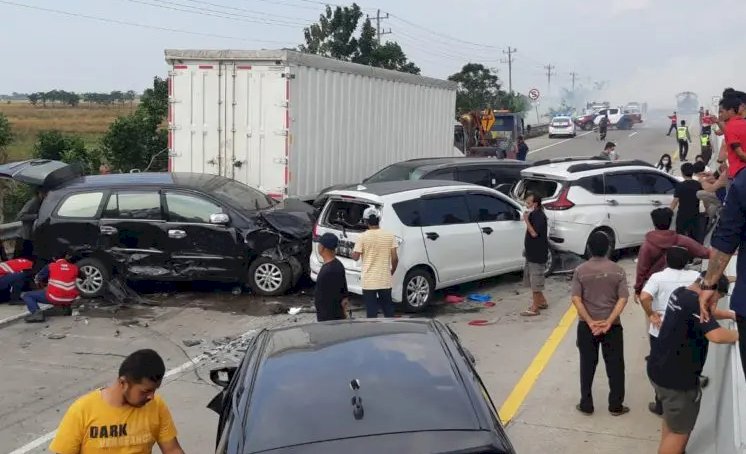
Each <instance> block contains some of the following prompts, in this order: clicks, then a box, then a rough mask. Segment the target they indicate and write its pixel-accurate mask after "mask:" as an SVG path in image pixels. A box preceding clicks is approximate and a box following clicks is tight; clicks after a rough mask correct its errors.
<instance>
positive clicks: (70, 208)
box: [57, 192, 104, 219]
mask: <svg viewBox="0 0 746 454" xmlns="http://www.w3.org/2000/svg"><path fill="white" fill-rule="evenodd" d="M103 198H104V193H103V192H84V193H81V194H73V195H71V196H70V197H68V198H66V199H65V200H64V201H63V202H62V204H61V205H60V208H59V209H58V210H57V216H61V217H64V218H82V219H85V218H95V217H96V213H98V208H99V206H101V200H102V199H103Z"/></svg>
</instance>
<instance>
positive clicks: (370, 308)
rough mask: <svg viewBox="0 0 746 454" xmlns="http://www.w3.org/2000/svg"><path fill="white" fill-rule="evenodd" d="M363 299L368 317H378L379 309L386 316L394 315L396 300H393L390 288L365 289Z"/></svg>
mask: <svg viewBox="0 0 746 454" xmlns="http://www.w3.org/2000/svg"><path fill="white" fill-rule="evenodd" d="M363 301H365V312H366V316H367V317H368V318H377V317H378V311H379V309H380V310H381V312H383V316H384V317H386V318H391V317H393V316H394V302H393V301H392V300H391V289H390V288H384V289H380V290H363Z"/></svg>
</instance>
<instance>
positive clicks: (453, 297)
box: [446, 295, 464, 304]
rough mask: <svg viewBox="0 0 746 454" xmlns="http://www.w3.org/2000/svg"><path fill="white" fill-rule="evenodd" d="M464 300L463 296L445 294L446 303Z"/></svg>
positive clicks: (458, 302)
mask: <svg viewBox="0 0 746 454" xmlns="http://www.w3.org/2000/svg"><path fill="white" fill-rule="evenodd" d="M463 302H464V297H463V296H459V295H446V304H460V303H463Z"/></svg>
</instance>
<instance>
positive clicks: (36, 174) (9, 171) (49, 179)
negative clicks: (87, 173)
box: [0, 159, 83, 189]
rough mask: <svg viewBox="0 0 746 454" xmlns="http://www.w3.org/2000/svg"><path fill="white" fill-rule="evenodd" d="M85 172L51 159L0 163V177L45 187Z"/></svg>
mask: <svg viewBox="0 0 746 454" xmlns="http://www.w3.org/2000/svg"><path fill="white" fill-rule="evenodd" d="M82 174H83V172H82V171H81V169H80V168H79V167H78V166H75V165H70V164H66V163H64V162H61V161H53V160H50V159H30V160H28V161H19V162H11V163H9V164H4V165H0V178H10V179H13V180H16V181H19V182H21V183H26V184H29V185H32V186H39V187H43V188H48V189H51V188H54V187H56V186H59V185H61V184H63V183H65V182H67V181H70V180H74V179H75V178H78V177H80V176H81V175H82Z"/></svg>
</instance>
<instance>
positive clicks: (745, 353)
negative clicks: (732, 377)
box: [736, 315, 746, 380]
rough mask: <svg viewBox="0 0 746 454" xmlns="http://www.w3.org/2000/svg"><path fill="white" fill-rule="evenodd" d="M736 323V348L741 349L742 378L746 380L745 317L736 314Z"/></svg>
mask: <svg viewBox="0 0 746 454" xmlns="http://www.w3.org/2000/svg"><path fill="white" fill-rule="evenodd" d="M736 325H738V334H739V336H738V348H739V350H741V368H742V369H743V378H744V379H745V380H746V317H741V316H740V315H736Z"/></svg>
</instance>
